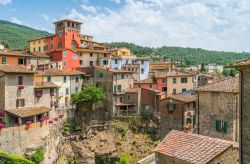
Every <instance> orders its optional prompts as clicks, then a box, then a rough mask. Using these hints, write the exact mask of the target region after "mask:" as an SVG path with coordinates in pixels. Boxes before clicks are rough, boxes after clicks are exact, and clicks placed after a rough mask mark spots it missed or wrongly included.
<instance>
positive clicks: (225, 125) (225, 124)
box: [223, 122, 227, 133]
mask: <svg viewBox="0 0 250 164" xmlns="http://www.w3.org/2000/svg"><path fill="white" fill-rule="evenodd" d="M223 130H224V133H227V122H224V129H223Z"/></svg>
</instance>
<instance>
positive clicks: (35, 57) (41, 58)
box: [29, 52, 50, 70]
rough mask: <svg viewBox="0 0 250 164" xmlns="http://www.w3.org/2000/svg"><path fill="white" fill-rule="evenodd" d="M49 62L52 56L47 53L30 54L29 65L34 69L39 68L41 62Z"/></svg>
mask: <svg viewBox="0 0 250 164" xmlns="http://www.w3.org/2000/svg"><path fill="white" fill-rule="evenodd" d="M48 62H50V57H49V56H48V55H46V54H45V53H41V52H40V53H39V52H34V53H31V54H29V67H30V69H32V70H37V69H38V65H39V64H41V65H42V64H45V63H48ZM49 68H50V67H49ZM49 68H47V69H49ZM43 69H45V68H43Z"/></svg>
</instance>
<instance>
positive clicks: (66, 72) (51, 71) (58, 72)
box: [38, 69, 85, 76]
mask: <svg viewBox="0 0 250 164" xmlns="http://www.w3.org/2000/svg"><path fill="white" fill-rule="evenodd" d="M38 75H42V76H74V75H85V73H84V72H80V71H76V70H74V71H70V70H58V69H47V70H45V71H42V72H39V74H38Z"/></svg>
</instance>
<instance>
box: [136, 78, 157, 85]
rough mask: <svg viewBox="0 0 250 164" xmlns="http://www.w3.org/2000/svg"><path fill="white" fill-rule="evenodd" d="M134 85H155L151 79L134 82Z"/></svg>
mask: <svg viewBox="0 0 250 164" xmlns="http://www.w3.org/2000/svg"><path fill="white" fill-rule="evenodd" d="M134 83H135V84H142V83H146V84H147V83H156V82H155V81H154V80H153V79H152V78H147V79H144V80H140V81H135V82H134Z"/></svg>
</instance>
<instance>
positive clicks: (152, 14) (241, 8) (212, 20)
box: [0, 0, 250, 52]
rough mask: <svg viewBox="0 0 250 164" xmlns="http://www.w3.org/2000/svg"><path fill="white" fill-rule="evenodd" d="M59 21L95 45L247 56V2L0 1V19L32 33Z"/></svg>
mask: <svg viewBox="0 0 250 164" xmlns="http://www.w3.org/2000/svg"><path fill="white" fill-rule="evenodd" d="M65 17H68V18H72V19H76V20H79V21H82V22H83V23H84V24H83V27H82V33H83V34H88V35H93V36H94V38H95V40H97V41H100V42H111V41H127V42H132V43H136V44H139V45H143V46H150V47H160V46H163V45H166V46H181V47H196V48H205V49H210V50H224V51H238V52H241V51H250V46H249V38H250V21H249V18H250V0H203V1H202V0H0V19H3V20H8V21H11V22H15V23H18V24H22V25H27V26H30V27H33V28H37V29H41V30H46V31H49V32H54V27H53V24H52V22H53V21H55V20H58V19H61V18H65Z"/></svg>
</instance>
